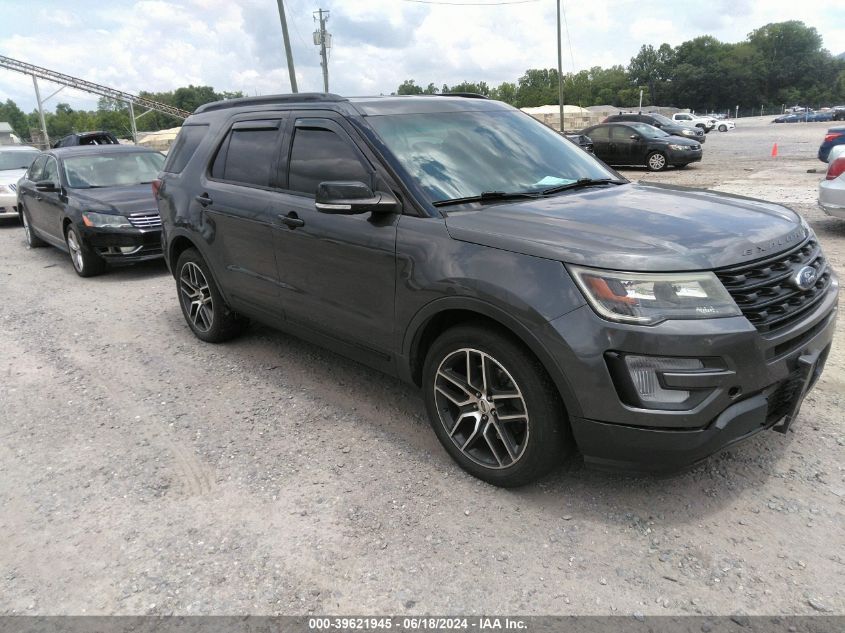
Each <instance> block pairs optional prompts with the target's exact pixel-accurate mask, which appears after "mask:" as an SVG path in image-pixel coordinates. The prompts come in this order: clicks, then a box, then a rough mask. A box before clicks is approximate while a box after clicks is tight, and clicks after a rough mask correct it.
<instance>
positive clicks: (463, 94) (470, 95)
mask: <svg viewBox="0 0 845 633" xmlns="http://www.w3.org/2000/svg"><path fill="white" fill-rule="evenodd" d="M434 96H435V97H463V98H465V99H487V97H486V96H485V95H480V94H478V93H477V92H435V93H434Z"/></svg>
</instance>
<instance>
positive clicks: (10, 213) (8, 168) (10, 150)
mask: <svg viewBox="0 0 845 633" xmlns="http://www.w3.org/2000/svg"><path fill="white" fill-rule="evenodd" d="M40 153H41V152H39V151H38V150H37V149H36V148H34V147H29V146H28V145H0V218H16V217H18V209H17V204H18V192H17V186H18V180H20V179H21V177H22V176H23V175H24V174H25V173H26V170H27V169H29V166H30V165H31V164H32V161H34V160H35V157H36V156H38V154H40Z"/></svg>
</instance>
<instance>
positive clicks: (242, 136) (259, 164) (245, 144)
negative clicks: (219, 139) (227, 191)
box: [211, 121, 279, 187]
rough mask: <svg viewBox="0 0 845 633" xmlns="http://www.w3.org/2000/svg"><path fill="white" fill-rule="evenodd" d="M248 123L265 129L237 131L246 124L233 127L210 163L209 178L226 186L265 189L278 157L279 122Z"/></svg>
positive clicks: (246, 128)
mask: <svg viewBox="0 0 845 633" xmlns="http://www.w3.org/2000/svg"><path fill="white" fill-rule="evenodd" d="M249 123H250V124H253V123H254V125H256V126H258V125H266V127H257V128H253V127H238V126H239V125H246V124H247V122H241V123H236V124H235V127H233V128H232V130H231V131H230V132H229V135H228V137H227V138H226V140H225V141H223V145H222V146H221V147H220V151H219V152H218V153H217V157H216V158H215V159H214V164H213V165H212V167H211V175H212V177H214V178H220V179H222V180H228V181H230V182H238V183H243V184H247V185H257V186H259V187H269V186H270V174H271V173H272V169H273V167H274V164H275V161H276V157H277V154H278V140H279V121H272V122H267V121H264V122H257V121H256V122H249Z"/></svg>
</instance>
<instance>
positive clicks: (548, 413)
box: [423, 324, 572, 487]
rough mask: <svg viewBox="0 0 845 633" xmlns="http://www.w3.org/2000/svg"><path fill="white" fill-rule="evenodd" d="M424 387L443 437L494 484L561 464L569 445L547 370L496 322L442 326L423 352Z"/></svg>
mask: <svg viewBox="0 0 845 633" xmlns="http://www.w3.org/2000/svg"><path fill="white" fill-rule="evenodd" d="M423 390H424V399H425V404H426V409H427V411H428V417H429V421H430V422H431V425H432V428H433V429H434V432H435V433H436V435H437V438H438V439H439V440H440V442H441V444H443V446H444V448H445V449H446V450H447V451H448V452H449V454H450V455H451V456H452V458H453V459H454V460H455V461H456V462H458V464H459V465H460V466H461V467H462V468H463V469H464V470H466V471H467V472H469V473H470V474H472V475H474V476H475V477H478V478H479V479H482V480H484V481H486V482H488V483H491V484H493V485H496V486H503V487H514V486H521V485H524V484H527V483H530V482H532V481H534V480H536V479H538V478H539V477H541V476H542V475H544V474H546V473H547V472H549V471H550V470H551V469H552V468H554V467H555V466H557V465H560V464H562V463H563V462H564V461H565V458H566V455H567V453H568V452H569V450H570V448H571V446H572V441H571V440H570V439H569V427H568V421H567V419H566V414H565V412H564V409H563V405H562V403H561V401H560V397H559V395H558V393H557V389H556V388H555V386H554V384H553V383H552V381H551V380H550V379H549V377H548V375H547V374H546V372H545V370H544V369H543V367H542V366H541V365H540V363H539V362H538V361H537V359H536V358H534V356H533V355H531V354H530V353H529V352H528V351H527V350H526V349H525V348H524V347H523V346H522V345H520V344H519V343H517V342H515V341H513V340H512V339H511V338H509V337H507V336H505V335H503V334H502V333H500V332H499V331H498V330H496V329H493V328H490V327H487V326H485V325H472V324H469V325H461V326H457V327H455V328H452V329H450V330H447V331H446V332H445V333H443V334H442V335H441V336H440V338H438V339H437V340H436V341H435V342H434V344H433V345H432V346H431V349H430V350H429V352H428V354H427V356H426V360H425V365H424V368H423Z"/></svg>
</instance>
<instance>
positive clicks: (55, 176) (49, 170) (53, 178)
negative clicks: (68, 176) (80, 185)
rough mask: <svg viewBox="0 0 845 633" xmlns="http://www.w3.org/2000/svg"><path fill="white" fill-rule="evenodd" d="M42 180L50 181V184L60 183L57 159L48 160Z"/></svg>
mask: <svg viewBox="0 0 845 633" xmlns="http://www.w3.org/2000/svg"><path fill="white" fill-rule="evenodd" d="M41 180H49V181H50V182H54V183H58V182H59V166H58V164H57V163H56V159H55V158H48V159H47V164H46V165H44V171H43V172H42V174H41Z"/></svg>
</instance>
